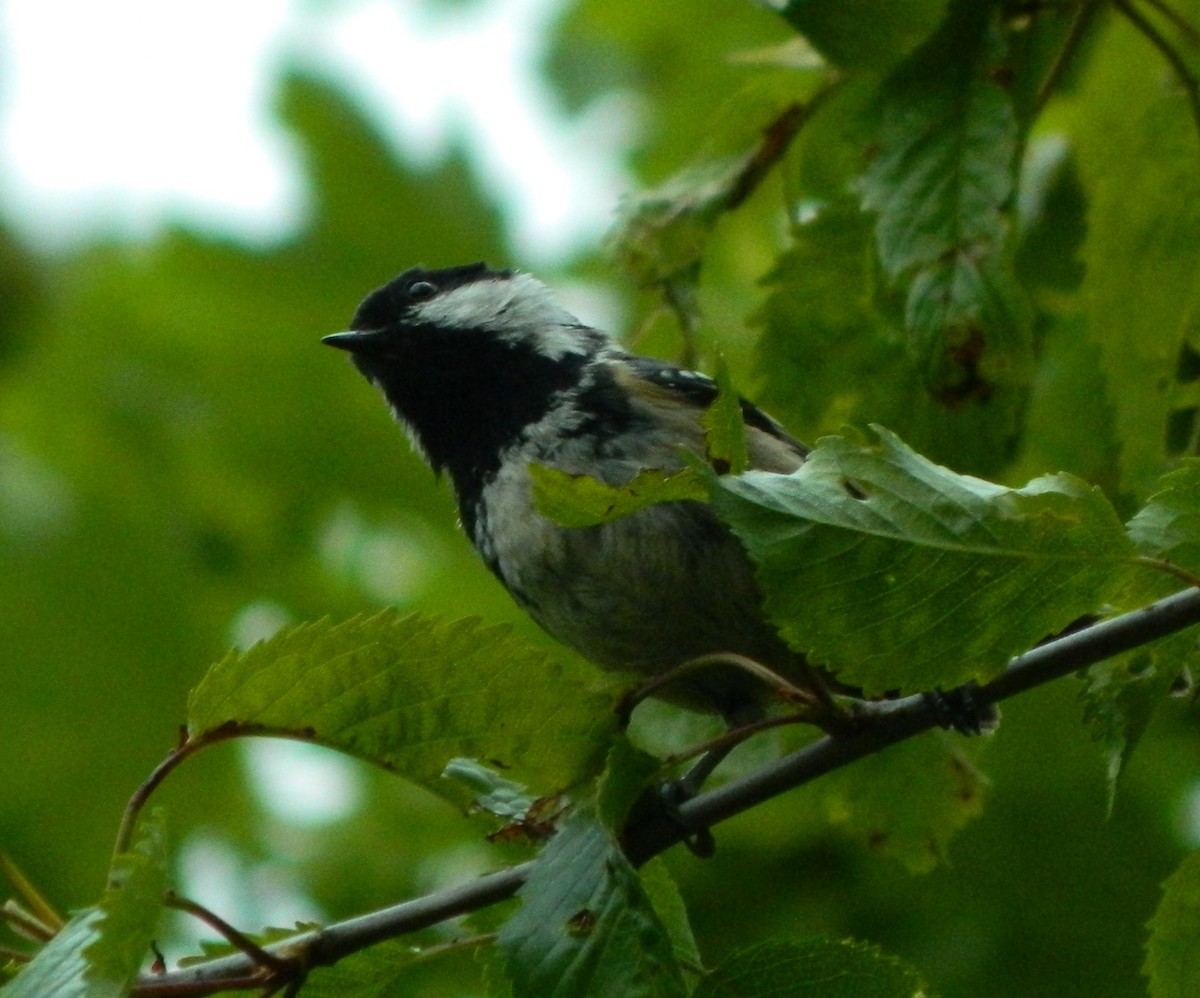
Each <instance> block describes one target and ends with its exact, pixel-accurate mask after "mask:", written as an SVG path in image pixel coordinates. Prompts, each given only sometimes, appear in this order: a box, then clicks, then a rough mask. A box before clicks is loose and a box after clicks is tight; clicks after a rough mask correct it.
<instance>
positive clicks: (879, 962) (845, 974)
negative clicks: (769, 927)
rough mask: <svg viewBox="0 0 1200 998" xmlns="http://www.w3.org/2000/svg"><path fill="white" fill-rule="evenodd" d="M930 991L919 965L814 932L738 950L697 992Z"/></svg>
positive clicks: (903, 997) (874, 997) (900, 997)
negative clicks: (909, 964)
mask: <svg viewBox="0 0 1200 998" xmlns="http://www.w3.org/2000/svg"><path fill="white" fill-rule="evenodd" d="M927 994H928V990H927V989H926V986H925V984H924V982H923V981H922V980H921V978H920V976H919V975H918V974H917V972H916V971H915V970H912V969H910V968H909V967H907V966H905V965H904V964H902V963H901V962H900V961H899V960H897V959H895V958H894V957H890V956H884V955H883V954H882V953H880V952H879V950H878V949H876V948H875V947H874V946H870V945H868V944H866V943H859V942H854V941H850V940H847V941H842V942H838V941H835V940H832V939H826V938H825V937H823V936H812V937H810V938H808V939H801V940H799V941H797V942H791V941H788V940H782V939H772V940H767V941H765V942H761V943H758V944H757V945H755V946H751V947H749V948H748V949H744V950H741V951H739V952H737V953H734V954H733V955H732V956H730V957H728V958H727V959H725V960H723V961H722V962H721V964H720V965H719V966H718V967H717V968H716V969H715V970H713V971H712V973H710V974H708V975H707V976H706V977H705V978H704V979H703V980H702V981H701V982H700V986H699V987H698V988H696V990H695V991H694V992H693V998H766V996H776V995H777V996H780V998H782V996H784V995H786V996H788V998H917V996H924V995H927Z"/></svg>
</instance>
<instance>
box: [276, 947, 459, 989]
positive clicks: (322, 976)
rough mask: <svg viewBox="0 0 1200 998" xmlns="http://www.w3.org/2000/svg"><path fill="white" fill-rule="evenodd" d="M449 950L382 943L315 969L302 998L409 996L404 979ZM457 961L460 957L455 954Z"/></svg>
mask: <svg viewBox="0 0 1200 998" xmlns="http://www.w3.org/2000/svg"><path fill="white" fill-rule="evenodd" d="M452 952H453V951H452V950H448V949H446V948H444V947H438V946H433V947H430V948H429V949H428V950H423V949H422V948H421V947H420V946H413V945H411V944H409V943H406V942H404V941H402V940H400V939H387V940H384V941H383V942H381V943H375V944H374V945H373V946H370V947H369V948H367V949H365V950H361V951H359V952H357V953H352V954H350V955H349V956H346V957H343V958H342V959H340V960H338V962H337V963H336V964H334V965H333V966H332V967H318V968H315V969H314V970H312V971H311V972H310V973H309V974H308V976H307V977H306V978H305V979H304V987H303V988H302V989H301V992H300V993H301V994H302V995H304V998H343V996H345V998H388V996H392V995H400V994H409V993H411V992H410V987H411V985H410V986H409V987H406V986H405V985H406V978H407V977H409V975H411V974H412V971H413V969H414V968H415V966H416V965H417V964H421V965H424V964H427V963H429V961H431V960H438V959H444V958H445V957H446V956H448V955H449V954H450V953H452ZM457 955H458V956H459V957H460V958H461V957H462V956H463V954H462V953H461V952H460V953H458V954H457Z"/></svg>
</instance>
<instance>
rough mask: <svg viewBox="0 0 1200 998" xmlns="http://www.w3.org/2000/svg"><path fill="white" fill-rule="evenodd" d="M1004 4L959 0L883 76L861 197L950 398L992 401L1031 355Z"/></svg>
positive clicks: (942, 391)
mask: <svg viewBox="0 0 1200 998" xmlns="http://www.w3.org/2000/svg"><path fill="white" fill-rule="evenodd" d="M999 17H1000V9H999V6H998V5H996V4H992V3H981V2H979V0H954V2H952V3H951V5H950V9H949V13H948V16H947V18H946V20H945V22H944V24H943V25H942V27H941V28H940V29H939V30H938V31H937V33H936V34H934V35H933V37H931V38H930V39H929V40H928V41H927V42H926V43H925V44H924V45H922V46H921V47H920V48H919V49H918V50H917V51H916V52H914V53H913V55H912V56H911V57H910V58H908V59H907V60H906V61H905V62H904V63H902V64H901V65H900V67H899V68H898V69H897V70H896V72H895V73H893V74H892V75H891V76H890V77H889V78H888V80H887V81H886V82H885V84H884V86H883V90H882V96H883V121H882V126H881V130H880V135H879V151H878V154H877V155H876V156H875V158H874V159H873V161H872V163H871V166H870V168H869V169H868V170H867V173H866V176H865V178H864V184H863V206H864V207H865V208H868V209H870V210H873V211H876V212H878V215H879V220H878V223H877V227H876V243H877V246H878V250H879V258H880V261H881V262H882V264H883V269H884V271H885V272H886V273H887V275H888V276H889V277H890V278H891V279H892V280H893V281H894V282H896V283H897V284H899V285H901V286H903V287H905V288H906V289H907V302H906V306H905V324H906V327H907V329H908V331H909V333H910V336H911V340H912V346H913V350H914V352H915V354H916V356H917V357H918V358H919V366H920V367H921V368H922V369H923V370H924V371H925V372H926V383H927V385H928V386H929V389H930V391H931V392H932V393H933V394H934V396H935V397H937V398H939V399H942V400H943V401H944V402H945V403H946V404H949V405H953V404H961V403H963V402H966V401H972V400H974V401H984V400H986V399H988V398H989V397H990V396H991V395H992V393H993V392H994V391H995V389H996V388H997V387H998V386H1001V385H1003V384H1008V383H1013V382H1016V381H1017V380H1018V375H1023V374H1024V372H1025V370H1026V368H1027V367H1028V364H1029V360H1030V357H1029V351H1030V343H1029V340H1028V334H1027V330H1026V328H1025V326H1026V320H1025V317H1024V315H1023V311H1022V309H1021V307H1020V306H1019V305H1018V301H1019V297H1018V293H1017V288H1016V283H1015V281H1014V279H1013V276H1012V273H1011V267H1010V265H1009V262H1008V259H1007V253H1006V244H1007V235H1008V222H1007V219H1006V217H1005V214H1004V213H1005V210H1006V208H1007V206H1008V204H1009V201H1010V199H1011V197H1012V192H1013V189H1014V186H1015V173H1016V152H1017V140H1018V129H1017V117H1016V112H1015V110H1014V107H1013V102H1012V97H1011V94H1010V93H1009V92H1008V91H1007V90H1006V89H1005V88H1004V87H1003V86H1001V85H1000V83H998V82H997V79H996V76H995V73H994V70H995V69H996V67H997V65H998V64H999V62H1000V60H1001V57H1002V54H1003V53H1002V39H1003V32H1002V31H1001V30H1000V27H999V23H998V22H999Z"/></svg>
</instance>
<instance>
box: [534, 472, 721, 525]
mask: <svg viewBox="0 0 1200 998" xmlns="http://www.w3.org/2000/svg"><path fill="white" fill-rule="evenodd" d="M529 471H530V474H531V475H532V476H533V501H534V503H535V504H536V505H537V510H538V512H539V513H541V514H542V516H544V517H546V519H547V520H550V521H551V522H553V523H557V524H558V525H559V526H562V527H595V526H599V525H600V524H601V523H608V522H610V521H612V520H617V519H620V518H621V517H622V516H628V515H629V514H630V513H636V512H637V511H638V510H639V509H644V508H645V507H647V506H653V505H655V504H656V503H660V502H679V501H681V500H685V499H694V500H700V501H705V500H707V499H708V490H707V489H706V488H705V487H704V484H703V483H702V482H701V481H700V479H699V478H698V477H697V475H696V472H695V471H694V470H693V469H691V468H683V469H681V470H680V471H673V472H667V471H663V470H662V469H660V468H647V469H645V470H644V471H639V472H638V473H637V475H635V476H634V479H633V481H631V482H630V483H629V484H628V485H608V484H607V483H605V482H601V481H599V480H598V479H595V478H592V477H591V476H590V475H572V474H569V473H568V472H565V471H561V470H559V469H558V468H551V467H548V466H546V465H540V464H533V465H530V467H529Z"/></svg>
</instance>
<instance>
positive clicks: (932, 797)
mask: <svg viewBox="0 0 1200 998" xmlns="http://www.w3.org/2000/svg"><path fill="white" fill-rule="evenodd" d="M978 751H979V745H978V741H976V742H974V743H972V744H971V745H969V746H967V745H963V744H962V743H961V742H960V741H955V740H954V739H953V738H952V737H951V736H950V735H948V734H946V733H944V732H934V733H932V734H931V735H928V736H926V737H922V738H910V739H909V740H908V741H905V742H902V743H900V744H898V745H894V746H892V747H891V748H889V749H888V751H887V752H885V753H880V754H878V755H871V756H867V757H866V758H863V759H860V760H859V761H858V762H856V763H855V764H854V765H853V766H847V767H845V768H843V769H840V770H838V771H836V772H833V773H830V774H828V775H827V776H826V777H825V778H824V779H823V780H822V781H821V783H820V785H819V787H818V790H819V792H820V794H821V799H822V801H823V802H824V804H825V808H826V811H827V812H828V814H829V818H830V821H831V822H832V823H834V824H835V825H840V826H842V827H843V828H844V829H845V830H846V832H847V833H848V834H849V835H851V836H852V837H853V838H854V839H856V840H857V841H859V842H861V843H863V844H864V845H865V846H867V847H868V848H870V849H872V850H873V851H875V852H877V853H879V854H880V855H881V856H887V857H889V858H891V859H895V860H898V861H899V862H901V863H903V864H904V865H905V867H907V868H908V870H909V871H910V872H912V873H928V872H929V871H930V870H932V869H933V868H934V867H935V866H937V865H938V864H939V863H942V862H944V861H945V859H946V846H947V845H948V843H949V842H950V840H951V838H953V837H954V835H956V834H957V833H958V832H959V831H960V830H961V829H962V828H964V827H965V826H966V825H967V823H968V822H970V821H972V820H973V819H975V818H976V817H978V816H979V814H980V813H981V811H982V810H983V794H984V790H985V787H986V782H987V781H986V780H985V778H984V777H983V775H982V774H981V773H980V772H979V770H978V769H976V767H975V764H974V761H973V759H972V758H971V754H972V753H977V752H978Z"/></svg>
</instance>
